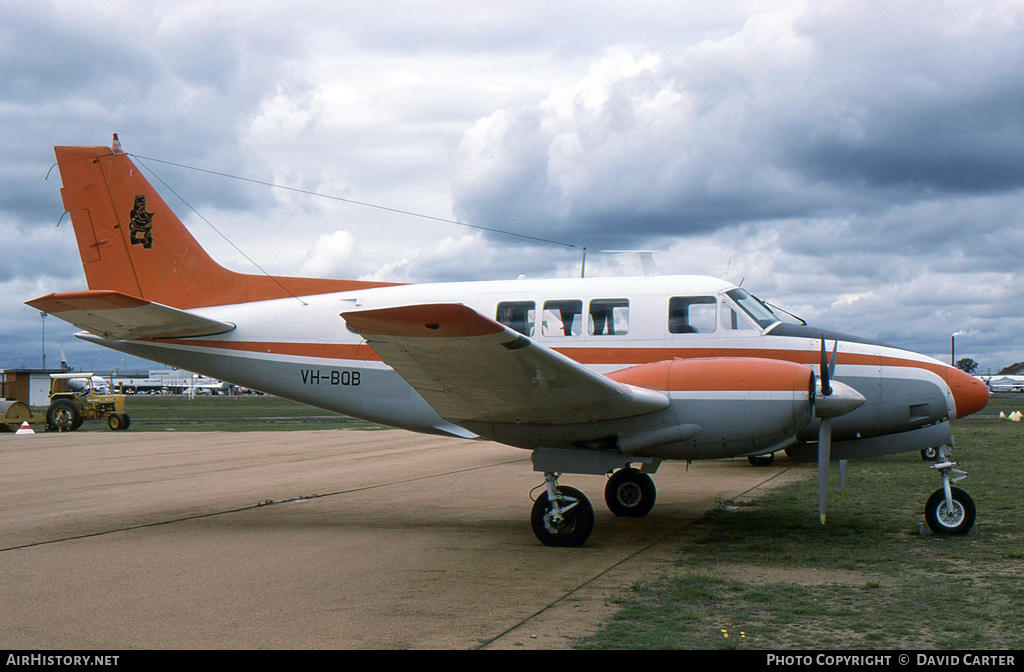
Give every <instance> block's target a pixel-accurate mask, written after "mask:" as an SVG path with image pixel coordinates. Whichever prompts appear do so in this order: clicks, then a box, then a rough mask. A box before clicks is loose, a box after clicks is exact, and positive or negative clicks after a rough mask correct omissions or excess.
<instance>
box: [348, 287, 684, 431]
mask: <svg viewBox="0 0 1024 672" xmlns="http://www.w3.org/2000/svg"><path fill="white" fill-rule="evenodd" d="M342 317H343V318H345V321H346V322H348V324H349V325H350V326H351V327H352V328H353V329H355V330H356V331H358V332H359V333H360V334H361V335H362V336H363V337H364V338H365V339H366V341H367V343H368V344H369V345H370V347H371V348H373V349H374V350H375V351H376V352H377V354H379V355H380V356H381V359H383V360H384V362H385V363H387V364H388V366H390V367H391V368H393V369H394V370H395V371H396V372H398V375H400V376H402V378H404V379H405V380H406V382H408V383H409V384H410V385H411V386H412V387H413V388H415V389H416V391H417V392H419V393H420V395H421V396H422V397H423V398H424V399H425V400H426V401H427V403H428V404H430V405H431V406H432V407H433V408H434V410H436V411H437V412H438V414H439V415H440V416H441V417H442V418H444V419H445V420H448V421H449V422H453V423H459V422H470V421H474V422H497V423H526V424H571V423H582V422H600V421H604V420H615V419H619V418H626V417H631V416H636V415H642V414H644V413H651V412H654V411H659V410H662V409H664V408H666V407H667V406H668V403H669V402H668V398H667V397H666V396H665V395H663V394H661V393H660V392H656V391H654V390H649V389H646V388H642V387H635V386H633V385H629V384H626V383H620V382H616V381H614V380H611V379H610V378H608V377H606V376H602V375H601V374H599V373H596V372H594V371H591V370H590V369H588V368H586V367H584V366H582V365H581V364H578V363H577V362H574V361H573V360H571V359H569V358H568V357H565V356H564V355H561V354H559V353H557V352H555V351H554V350H551V349H550V348H546V347H544V346H542V345H540V344H537V343H534V342H533V341H532V340H530V339H529V338H527V337H526V336H523V335H522V334H519V333H518V332H515V331H513V330H512V329H509V328H508V327H506V326H504V325H502V324H499V323H498V322H495V321H494V320H491V319H488V318H486V317H484V316H483V315H480V314H479V313H477V312H476V311H474V310H472V309H470V308H467V307H466V306H464V305H462V304H421V305H414V306H402V307H398V308H383V309H378V310H361V311H353V312H346V313H342Z"/></svg>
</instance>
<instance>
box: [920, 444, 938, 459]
mask: <svg viewBox="0 0 1024 672" xmlns="http://www.w3.org/2000/svg"><path fill="white" fill-rule="evenodd" d="M938 457H939V449H938V448H936V447H935V446H932V447H931V448H925V449H924V450H922V451H921V459H922V460H930V461H932V462H934V461H935V460H936V459H937V458H938Z"/></svg>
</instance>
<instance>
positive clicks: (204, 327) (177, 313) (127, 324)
mask: <svg viewBox="0 0 1024 672" xmlns="http://www.w3.org/2000/svg"><path fill="white" fill-rule="evenodd" d="M25 303H27V304H28V305H30V306H32V307H33V308H36V309H37V310H41V311H43V312H44V313H49V314H50V315H53V316H54V317H59V318H60V319H62V320H64V321H65V322H70V323H71V324H73V325H75V326H76V327H78V328H79V329H84V330H86V331H88V332H90V333H93V334H96V335H97V336H100V337H101V338H105V339H107V340H134V339H139V338H189V337H192V336H213V335H215V334H223V333H225V332H228V331H231V330H232V329H234V328H235V325H233V324H230V323H228V322H220V321H219V320H211V319H209V318H206V317H200V316H198V315H193V314H192V313H189V312H186V311H184V310H178V309H177V308H171V307H169V306H164V305H161V304H159V303H153V302H152V301H146V300H145V299H139V298H136V297H134V296H129V295H127V294H122V293H120V292H114V291H110V290H89V291H84V292H64V293H60V294H47V295H46V296H41V297H39V298H38V299H33V300H31V301H26V302H25Z"/></svg>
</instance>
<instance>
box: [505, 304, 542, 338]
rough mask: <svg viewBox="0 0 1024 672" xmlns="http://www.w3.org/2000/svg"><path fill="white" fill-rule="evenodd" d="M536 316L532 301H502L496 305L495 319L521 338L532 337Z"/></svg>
mask: <svg viewBox="0 0 1024 672" xmlns="http://www.w3.org/2000/svg"><path fill="white" fill-rule="evenodd" d="M536 316H537V304H535V303H534V302H533V301H502V302H501V303H499V304H498V309H497V311H496V317H495V319H496V320H497V321H498V322H501V323H502V324H504V325H505V326H506V327H508V328H509V329H514V330H516V331H518V332H519V333H520V334H522V335H523V336H533V328H534V324H535V323H536V320H537V318H536Z"/></svg>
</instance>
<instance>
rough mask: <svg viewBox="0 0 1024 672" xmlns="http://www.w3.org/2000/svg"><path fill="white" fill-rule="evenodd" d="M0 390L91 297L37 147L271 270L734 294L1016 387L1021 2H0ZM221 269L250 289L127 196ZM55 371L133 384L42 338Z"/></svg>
mask: <svg viewBox="0 0 1024 672" xmlns="http://www.w3.org/2000/svg"><path fill="white" fill-rule="evenodd" d="M0 125H2V129H3V131H2V132H0V147H2V151H0V241H3V242H2V249H3V254H2V255H0V367H4V368H6V367H17V366H21V365H24V366H30V367H34V366H39V364H40V359H41V344H40V337H41V328H42V324H41V323H42V320H41V318H40V316H39V313H38V312H37V311H35V310H33V309H32V308H29V307H28V306H25V305H23V302H24V301H25V300H28V299H31V298H35V297H37V296H40V295H43V294H47V293H49V292H52V291H72V290H78V289H85V287H86V285H85V278H84V275H83V273H82V268H81V264H80V262H79V258H78V254H77V247H76V244H75V241H74V235H73V231H72V229H71V226H70V223H69V221H68V219H67V218H65V220H64V222H63V223H62V224H61V225H60V227H57V226H56V225H57V222H58V220H60V218H61V214H62V212H63V206H62V204H61V201H60V195H59V190H60V180H59V176H58V175H57V173H56V171H54V172H53V173H52V174H51V175H50V176H49V179H44V178H46V176H47V171H48V170H49V169H50V167H51V165H52V164H53V162H54V158H53V151H52V147H53V146H54V145H73V144H83V145H94V144H109V141H110V138H111V134H112V133H114V132H117V133H118V134H119V136H120V138H121V141H122V144H123V145H124V148H125V150H126V151H128V152H129V153H131V154H133V155H135V156H137V157H145V158H140V159H138V160H139V161H141V162H142V163H143V164H144V166H146V167H147V168H148V169H150V170H152V171H153V172H154V173H155V174H156V175H158V176H159V178H160V179H161V180H163V181H164V182H166V183H167V184H168V185H170V186H171V187H173V189H174V191H175V192H177V193H178V194H180V195H181V197H182V198H184V199H185V200H186V201H188V203H189V204H190V205H191V207H193V208H195V210H197V211H198V212H200V213H201V214H202V215H203V217H204V218H205V219H206V220H208V221H209V223H210V224H212V225H213V226H214V227H216V229H217V230H218V231H220V233H221V234H223V236H224V237H226V238H228V239H229V240H231V241H232V242H233V243H234V244H235V245H237V246H238V248H240V249H241V250H242V251H243V252H244V253H245V255H247V256H249V257H251V258H252V259H253V260H255V261H256V262H258V263H259V264H260V265H261V266H262V267H263V268H265V269H266V270H267V271H269V272H272V273H277V274H284V275H316V276H326V277H340V278H363V279H381V280H398V281H420V282H422V281H443V280H464V279H500V278H514V277H516V276H517V275H518V274H520V273H525V274H527V275H528V276H531V277H569V276H577V275H579V264H580V254H579V251H578V250H577V249H575V248H571V247H566V246H559V245H552V244H539V243H534V242H528V241H525V240H524V239H517V238H512V237H508V236H501V235H497V234H491V233H485V232H482V231H480V230H477V229H471V228H467V227H460V226H457V225H453V224H445V223H441V222H435V221H431V220H426V219H422V218H416V217H411V216H407V215H400V214H396V213H391V212H387V211H383V210H377V209H372V208H366V207H360V206H357V205H352V204H346V203H343V202H340V201H338V200H331V199H326V198H316V197H311V196H306V195H301V194H298V193H295V192H291V191H285V190H280V189H272V188H268V187H264V186H259V185H254V184H251V183H244V182H240V181H237V180H232V179H228V178H223V177H217V176H213V175H210V174H208V173H200V172H196V171H192V170H186V169H182V168H177V167H174V166H171V165H168V164H167V163H162V162H171V163H177V164H184V165H187V166H195V167H201V168H204V169H207V170H211V171H218V172H223V173H229V174H231V175H239V176H244V177H248V178H252V179H255V180H262V181H266V182H273V183H277V184H282V185H287V186H291V187H296V188H301V189H307V190H311V191H315V192H319V193H323V194H328V195H331V196H335V197H339V198H344V199H351V200H357V201H363V202H368V203H373V204H377V205H381V206H385V207H389V208H395V209H400V210H406V211H412V212H416V213H422V214H424V215H429V216H432V217H438V218H442V219H457V220H459V221H462V222H466V223H471V224H475V225H478V226H482V227H488V228H492V229H500V230H503V231H514V232H518V233H521V234H525V235H530V236H535V237H541V238H546V239H552V240H556V241H562V242H566V243H571V244H573V245H577V246H586V247H587V248H588V250H589V252H588V256H587V274H588V275H635V274H639V273H640V265H639V262H638V261H637V259H636V258H635V257H631V256H622V255H614V254H608V253H602V252H601V251H602V250H624V249H626V250H640V249H643V250H655V251H656V254H655V256H654V259H655V262H656V264H657V265H658V267H659V269H660V270H661V271H662V272H663V273H665V274H669V273H673V274H675V273H681V274H682V273H699V274H708V275H714V276H717V277H727V278H728V279H730V280H732V281H734V282H739V281H741V280H743V286H744V287H746V288H749V289H750V290H751V291H753V292H754V293H755V294H757V295H758V296H760V297H761V298H763V299H766V300H768V301H770V302H772V303H774V304H776V305H781V306H784V307H786V308H788V309H789V310H791V311H792V312H795V313H797V314H798V315H800V316H802V317H803V318H805V319H806V320H808V321H809V322H811V323H812V324H815V325H820V326H824V327H829V328H833V329H838V330H841V331H847V332H852V333H856V334H860V335H863V336H867V337H871V338H875V339H879V340H882V341H884V342H888V343H891V344H894V345H899V346H902V347H907V348H911V349H913V350H916V351H919V352H924V353H926V354H930V355H933V356H936V357H939V358H941V359H944V360H948V358H949V346H950V336H951V335H952V334H954V333H957V334H958V337H957V357H958V358H959V357H961V356H969V357H973V358H974V359H975V360H977V361H978V362H979V363H980V364H981V367H982V370H987V369H992V370H997V369H999V368H1001V367H1003V366H1005V365H1008V364H1010V363H1013V362H1019V361H1024V337H1022V334H1024V269H1022V253H1024V226H1022V221H1021V220H1022V218H1024V4H1022V3H1020V2H1019V0H1012V1H991V2H990V1H986V0H970V1H963V2H958V1H950V2H943V1H941V0H928V1H920V2H918V1H913V0H907V1H903V2H898V3H893V2H881V1H879V2H871V1H865V0H857V1H836V2H832V1H827V0H820V1H814V2H789V1H778V2H772V1H763V2H759V1H749V2H721V1H714V2H712V1H711V0H701V1H695V2H685V3H683V2H678V1H655V0H650V1H644V0H636V1H634V2H629V3H623V2H618V1H616V2H612V1H608V2H605V1H598V0H595V1H593V2H571V1H565V2H550V1H549V0H548V1H544V2H537V1H534V0H520V1H519V2H516V3H511V2H498V1H486V0H481V1H478V2H458V1H453V0H444V1H436V2H434V1H430V0H423V1H417V2H413V1H407V2H374V3H367V2H349V1H347V0H331V1H329V2H327V1H325V2H318V1H308V2H303V1H301V0H288V1H287V2H279V1H266V2H251V1H246V2H234V1H231V0H217V1H216V2H183V1H174V2H147V1H146V0H131V1H128V2H121V1H118V0H103V1H102V2H92V1H87V0H74V1H73V2H44V1H38V2H31V3H25V2H23V1H21V0H0ZM151 181H153V182H154V184H157V187H158V189H159V190H160V191H161V192H162V193H163V194H164V196H165V198H166V200H167V201H168V203H169V204H170V205H171V207H172V208H174V209H175V210H176V211H177V212H178V213H179V214H180V215H181V216H182V219H183V220H185V221H186V223H187V225H188V226H189V228H190V230H192V232H193V234H194V235H195V236H196V237H197V238H199V240H200V241H201V242H202V243H203V244H204V246H206V247H207V249H208V250H209V251H210V253H211V254H212V255H213V256H214V257H215V258H216V259H218V260H219V261H220V262H221V263H223V264H224V265H226V266H228V267H230V268H233V269H234V270H238V271H242V272H247V273H251V272H258V271H256V270H255V269H254V268H253V267H252V265H251V264H250V262H248V261H246V259H245V257H244V256H243V255H242V254H240V253H239V252H238V251H237V250H236V249H234V248H233V247H232V246H231V245H229V244H227V243H226V242H224V239H223V238H222V237H221V236H220V235H218V233H216V232H215V231H214V230H212V229H211V228H210V226H209V225H208V224H207V223H205V222H204V221H203V220H201V219H199V218H198V217H196V216H195V215H193V214H192V213H191V211H190V210H189V207H188V206H185V205H184V204H182V203H181V201H179V200H177V199H176V198H175V197H174V196H173V195H172V194H170V193H168V192H167V190H166V189H164V188H163V187H161V186H160V185H159V183H158V182H156V180H153V179H152V178H151ZM45 327H46V353H47V364H48V365H55V364H56V363H57V360H58V358H59V354H60V351H61V350H63V351H64V352H65V353H66V354H67V356H68V358H69V359H70V360H71V363H72V365H75V366H76V367H79V368H111V367H121V366H128V368H133V367H134V366H141V367H144V368H145V367H148V366H149V365H148V364H146V363H144V362H142V361H141V360H132V359H131V358H128V361H125V360H123V359H122V356H121V355H120V354H117V353H114V352H112V351H108V350H105V349H103V348H98V347H96V346H91V345H88V344H85V343H82V342H79V341H77V340H76V339H74V338H73V337H72V336H71V334H72V333H73V332H74V331H75V329H74V328H73V327H71V326H70V325H66V324H64V323H63V322H61V321H60V320H56V319H49V320H46V325H45Z"/></svg>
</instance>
